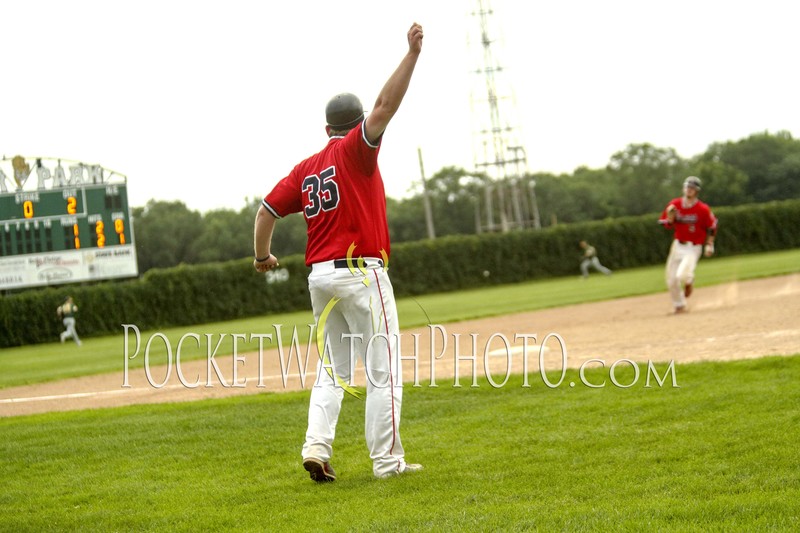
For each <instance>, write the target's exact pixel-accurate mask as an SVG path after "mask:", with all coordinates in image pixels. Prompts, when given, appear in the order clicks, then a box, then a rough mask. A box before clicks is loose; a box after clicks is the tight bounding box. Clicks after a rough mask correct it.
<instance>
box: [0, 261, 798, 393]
mask: <svg viewBox="0 0 800 533" xmlns="http://www.w3.org/2000/svg"><path fill="white" fill-rule="evenodd" d="M794 272H800V250H788V251H782V252H773V253H769V254H758V255H744V256H737V257H730V258H723V259H712V260H702V261H701V262H700V264H699V266H698V271H697V277H698V281H697V286H698V287H703V286H709V285H714V284H718V283H725V282H730V281H736V280H740V281H741V280H747V279H754V278H760V277H769V276H776V275H781V274H789V273H794ZM663 278H664V276H663V267H662V266H653V267H647V268H639V269H631V270H626V271H618V272H615V273H614V275H613V276H610V277H605V276H600V275H599V274H595V275H593V276H591V277H590V278H589V280H588V281H585V282H583V281H581V280H580V279H579V276H578V275H577V273H576V275H575V276H573V277H569V278H557V279H551V280H541V281H531V282H528V283H522V284H515V285H495V286H488V287H486V288H482V289H475V290H469V291H459V292H455V293H443V294H430V295H425V296H419V297H416V298H402V299H400V300H398V312H399V315H400V321H401V327H403V328H410V327H416V326H422V325H425V324H427V323H428V320H429V319H430V321H431V322H432V323H435V324H445V323H450V322H456V321H459V320H467V319H473V318H484V317H490V316H499V315H505V314H509V313H516V312H524V311H534V310H537V309H543V308H549V307H560V306H564V305H570V304H575V303H581V302H592V301H601V300H609V299H613V298H622V297H626V296H637V295H643V294H652V293H657V292H665V291H666V289H665V287H664V279H663ZM309 323H313V316H312V314H311V312H310V310H309V311H302V312H296V313H287V314H280V315H269V316H263V317H256V318H250V319H245V320H237V321H230V322H219V323H214V324H203V325H198V326H191V327H181V328H171V329H166V330H163V331H162V333H164V334H165V335H166V336H167V338H169V339H170V343H171V346H172V347H173V349H174V348H175V347H176V346H177V343H178V340H179V339H180V338H181V336H182V335H184V334H186V333H196V334H198V335H200V336H201V337H202V336H203V335H205V334H211V335H213V338H214V339H215V342H216V341H217V340H219V338H220V335H221V334H223V333H225V334H227V335H228V338H227V340H228V341H229V340H230V335H232V334H250V333H272V334H275V329H274V326H273V325H274V324H282V325H283V328H282V331H283V332H284V335H283V339H284V342H288V341H289V335H290V334H291V332H292V330H293V328H295V327H296V328H297V331H298V334H299V335H300V338H301V339H302V340H303V342H304V341H305V338H307V336H308V324H309ZM78 330H79V331H80V321H79V322H78ZM153 333H154V332H152V331H146V332H142V338H143V339H144V341H143V342H144V343H146V341H147V339H148V338H150V335H152V334H153ZM228 341H226V342H224V343H223V344H222V346H221V347H220V350H219V351H218V352H217V355H219V356H222V355H227V354H230V353H231V351H232V350H231V347H232V342H228ZM128 346H129V350H130V353H131V354H133V352H134V350H135V346H134V340H133V334H132V333H131V336H130V338H129V342H128ZM188 346H191V345H188ZM124 347H125V337H124V336H123V329H122V326H120V332H119V334H118V335H112V336H107V337H99V338H88V339H84V345H83V346H82V347H81V348H77V347H76V346H75V345H74V344H72V343H71V342H68V343H67V344H66V345H64V346H62V345H60V344H59V343H52V344H41V345H35V346H23V347H19V348H6V349H3V350H0V388H5V387H11V386H15V385H25V384H31V383H40V382H45V381H52V380H56V379H63V378H68V377H75V376H82V375H90V374H99V373H103V372H121V371H122V368H123V354H124ZM265 347H266V348H269V347H271V345H269V344H267V345H265ZM257 348H258V345H257V344H256V342H255V341H253V343H251V344H249V345H247V344H240V346H239V351H240V352H243V351H248V350H249V351H255V350H257ZM143 351H144V346H142V347H141V351H140V353H139V356H137V358H136V359H133V360H132V361H130V368H132V369H133V368H140V367H141V366H142V365H143V359H144V357H143V355H142V354H143ZM151 356H152V359H151V364H157V363H158V362H159V357H161V362H166V351H165V348H164V345H163V344H162V343H154V344H153V345H152V350H151ZM203 357H205V352H203V351H201V350H200V349H199V348H197V347H196V345H195V350H194V351H192V350H191V349H187V350H186V351H184V352H183V353H182V360H191V359H193V358H194V359H196V358H203Z"/></svg>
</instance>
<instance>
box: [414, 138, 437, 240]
mask: <svg viewBox="0 0 800 533" xmlns="http://www.w3.org/2000/svg"><path fill="white" fill-rule="evenodd" d="M417 155H418V156H419V174H420V176H421V177H422V205H423V207H424V208H425V226H426V227H427V228H428V238H429V239H435V238H436V232H435V231H434V230H433V212H432V211H431V199H430V197H429V196H428V184H427V182H426V181H425V167H424V166H423V165H422V148H420V147H417Z"/></svg>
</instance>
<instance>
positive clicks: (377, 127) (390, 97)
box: [364, 22, 422, 143]
mask: <svg viewBox="0 0 800 533" xmlns="http://www.w3.org/2000/svg"><path fill="white" fill-rule="evenodd" d="M421 51H422V26H420V25H419V24H417V23H416V22H415V23H414V24H412V25H411V29H409V30H408V52H407V53H406V55H405V57H403V60H402V61H401V62H400V65H398V67H397V69H395V71H394V72H393V73H392V75H391V76H389V79H388V80H387V81H386V84H385V85H384V86H383V89H381V92H380V94H378V98H377V99H376V100H375V105H374V106H373V107H372V111H371V112H370V114H369V115H368V116H367V119H366V121H365V123H364V128H365V130H366V134H367V139H368V140H369V141H370V142H371V143H376V142H377V141H378V139H380V137H381V135H383V132H384V131H385V130H386V126H388V125H389V121H390V120H392V117H393V116H394V114H395V113H397V110H398V109H399V108H400V103H401V102H402V101H403V97H404V96H405V95H406V91H407V90H408V84H409V82H411V75H412V74H413V73H414V67H415V66H416V65H417V58H418V57H419V53H420V52H421Z"/></svg>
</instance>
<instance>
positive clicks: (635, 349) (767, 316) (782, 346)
mask: <svg viewBox="0 0 800 533" xmlns="http://www.w3.org/2000/svg"><path fill="white" fill-rule="evenodd" d="M594 281H601V280H590V282H594ZM401 321H402V317H401ZM501 335H502V337H501ZM524 335H527V336H529V338H530V340H528V358H527V360H528V364H527V367H524V366H523V364H524V363H523V359H524V358H523V352H522V349H523V342H524V341H523V339H522V337H521V336H524ZM534 336H535V338H536V340H535V341H534V340H533V337H534ZM503 338H505V339H507V340H508V344H507V345H506V344H504V342H503ZM515 339H516V340H515ZM559 339H561V340H559ZM473 340H474V343H475V349H474V350H475V351H474V353H475V354H476V357H475V358H474V366H473V360H471V359H468V357H469V356H470V355H471V354H472V353H473ZM415 341H416V342H415ZM561 341H563V343H562V342H561ZM401 342H402V344H401V349H402V354H403V357H409V358H410V357H412V356H414V355H415V354H416V356H417V367H416V368H415V365H414V361H413V360H407V361H405V362H404V364H403V378H404V381H405V382H406V383H409V384H412V383H413V382H414V381H415V380H416V381H417V382H418V383H419V386H423V387H425V386H429V384H430V383H431V381H432V379H437V380H441V379H451V380H453V381H455V371H456V364H455V363H456V359H457V358H458V366H457V369H458V381H459V383H460V384H461V385H462V386H464V387H468V386H469V385H470V384H471V383H472V379H473V376H476V377H477V378H478V379H480V378H483V377H485V376H486V375H487V374H488V375H489V376H490V377H491V378H492V379H493V380H494V382H496V383H500V382H502V381H503V379H504V376H505V374H506V371H507V369H509V368H510V369H511V371H512V372H514V373H520V372H523V370H524V369H525V368H527V373H528V375H529V376H531V383H538V384H539V385H541V378H540V377H539V376H538V370H539V356H540V353H541V354H542V357H543V359H542V360H543V361H544V366H545V368H546V369H559V368H561V365H562V361H563V360H564V358H566V361H567V365H568V366H569V367H572V368H577V367H579V366H580V365H581V364H583V363H584V362H586V361H589V360H591V359H596V360H600V361H602V362H603V363H602V364H603V365H604V366H605V367H606V368H609V367H610V366H611V365H612V364H614V363H615V362H616V361H620V360H622V359H627V360H629V361H635V362H637V363H638V364H640V366H641V364H644V365H646V364H647V361H653V362H668V361H675V362H676V363H681V362H691V361H711V360H714V361H725V360H732V359H742V358H752V357H762V356H766V355H792V354H796V353H800V274H793V275H789V276H781V277H775V278H768V279H760V280H753V281H746V282H736V283H730V284H724V285H717V286H713V287H706V288H699V289H696V290H695V292H694V294H693V295H692V297H691V299H690V312H689V313H686V314H682V315H672V314H670V305H669V302H668V297H667V295H666V294H665V293H660V294H654V295H649V296H642V297H634V298H623V299H618V300H612V301H607V302H597V303H586V304H579V305H572V306H568V307H562V308H557V309H547V310H542V311H535V312H528V313H518V314H513V315H507V316H503V317H495V318H487V319H481V320H470V321H465V322H458V323H452V324H442V325H437V326H435V327H424V328H417V329H414V330H404V331H403V334H402V341H401ZM537 342H538V344H536V343H537ZM431 343H433V344H431ZM542 344H543V345H544V346H543V348H542V346H541V345H542ZM302 349H303V357H305V345H303V348H302ZM315 353H316V352H315V351H314V352H312V355H313V354H315ZM260 355H261V356H260V357H259V354H258V353H257V352H252V353H240V354H238V361H236V365H235V366H234V360H233V359H232V357H216V358H215V360H214V362H215V363H216V366H217V367H218V368H219V373H217V371H216V369H214V368H213V367H210V365H209V361H208V360H207V359H202V360H195V361H189V362H185V363H182V364H181V368H180V370H181V373H182V377H183V382H182V381H181V376H179V375H178V371H177V370H178V369H177V367H176V365H175V364H174V363H173V365H172V366H170V367H169V368H167V366H166V365H164V366H160V367H151V368H150V369H149V371H150V376H149V378H148V376H147V375H146V373H145V369H144V368H141V367H139V368H136V369H134V368H131V369H130V370H129V372H128V384H129V385H130V386H129V387H123V386H122V385H123V381H124V372H123V368H122V364H120V370H119V371H118V372H114V373H110V374H103V375H97V376H87V377H81V378H74V379H66V380H62V381H57V382H51V383H43V384H38V385H29V386H24V387H12V388H7V389H2V390H0V416H18V415H26V414H34V413H44V412H50V411H69V410H78V409H93V408H102V407H117V406H122V405H133V404H146V403H163V402H183V401H192V400H200V399H205V398H220V397H227V396H232V395H239V394H258V393H275V392H282V391H287V390H300V389H303V388H305V389H310V387H311V386H312V385H313V382H314V379H315V377H316V374H315V372H314V364H313V361H312V364H310V365H309V369H308V370H307V371H306V372H305V379H304V380H301V378H300V371H299V366H298V363H297V358H296V355H295V356H294V357H293V358H292V360H291V362H290V364H289V366H288V370H287V369H285V368H284V369H282V368H281V355H280V354H279V353H278V352H277V351H276V350H274V349H270V350H264V352H263V354H260ZM287 357H288V354H287V353H286V351H285V352H284V354H283V360H284V361H285V360H286V358H287ZM120 359H122V358H121V357H120ZM259 360H261V364H259ZM623 364H626V365H630V363H627V362H623ZM591 365H592V366H593V367H597V366H600V365H601V363H600V362H598V361H593V362H592V363H591ZM487 367H488V371H487ZM234 368H236V376H235V377H236V383H237V385H239V386H232V385H233V382H234ZM643 369H644V367H643ZM284 374H285V376H284ZM168 375H169V378H168V379H165V378H166V377H167V376H168ZM356 375H357V378H356V384H357V385H358V384H361V385H363V383H364V370H363V367H359V369H358V370H357V372H356ZM536 380H538V381H536ZM223 381H224V383H223ZM162 382H163V386H161V384H162ZM451 382H452V381H451ZM187 383H188V384H189V385H195V384H197V386H194V387H189V386H187V385H186V384H187ZM153 384H157V385H159V387H156V386H154V385H153ZM534 386H535V385H534ZM542 386H543V385H542Z"/></svg>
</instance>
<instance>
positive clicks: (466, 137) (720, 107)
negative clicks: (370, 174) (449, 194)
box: [0, 0, 800, 211]
mask: <svg viewBox="0 0 800 533" xmlns="http://www.w3.org/2000/svg"><path fill="white" fill-rule="evenodd" d="M486 3H490V5H491V7H492V8H493V15H492V16H491V21H492V22H493V26H492V29H493V32H494V34H493V37H495V38H497V42H496V43H495V44H494V45H493V46H492V50H493V52H494V53H495V56H496V57H497V60H498V62H499V63H500V65H501V66H503V67H504V68H505V70H504V72H503V73H502V74H501V75H499V77H498V82H499V84H500V88H501V90H506V89H505V88H506V87H508V89H507V91H508V94H509V95H513V98H509V99H508V100H506V101H505V102H506V103H507V104H509V105H510V104H514V105H513V106H511V108H512V109H514V110H515V111H514V113H513V116H506V117H505V120H506V121H507V122H509V124H511V125H513V126H516V128H517V129H516V130H515V131H516V133H517V135H518V136H519V142H520V143H521V144H522V145H523V146H524V148H525V150H526V153H527V157H528V170H530V171H547V172H554V173H561V172H567V173H570V172H572V171H573V170H574V169H575V168H577V167H578V166H581V165H585V166H589V167H591V168H601V167H603V166H605V165H606V163H607V162H608V160H609V158H610V156H611V155H612V154H613V153H614V152H617V151H619V150H622V149H624V148H625V147H626V146H627V145H628V144H630V143H640V142H650V143H652V144H655V145H657V146H660V147H672V148H675V149H676V150H677V151H678V153H679V154H680V155H681V156H683V157H691V156H693V155H696V154H699V153H701V152H703V151H704V150H705V149H706V148H707V147H708V145H709V144H711V143H713V142H717V141H727V140H738V139H741V138H743V137H746V136H748V135H750V134H752V133H756V132H763V131H765V130H768V131H770V132H777V131H779V130H788V131H790V132H791V133H792V135H793V136H795V137H798V136H800V106H798V95H800V71H799V70H798V68H797V64H798V52H800V32H798V31H797V24H798V20H800V7H798V6H800V3H798V2H796V1H794V0H785V1H779V0H759V1H739V0H730V1H712V0H669V1H666V0H651V1H646V0H605V1H603V2H599V1H595V0H558V1H556V0H550V1H547V2H544V1H539V0H533V1H528V2H521V1H511V0H491V1H490V2H486V1H484V4H486ZM477 5H478V1H477V0H472V1H469V0H463V1H457V0H404V1H402V2H375V1H367V0H352V1H348V0H341V1H338V2H330V1H318V0H310V1H306V2H303V1H296V2H268V1H259V2H256V1H239V0H225V1H215V2H208V1H191V2H189V1H185V2H184V1H171V0H158V1H152V0H137V1H135V2H134V1H129V2H123V1H120V2H115V1H90V0H67V1H63V0H60V1H55V0H53V1H41V0H11V1H8V2H3V6H2V19H3V23H2V28H0V38H2V52H0V57H2V64H3V69H4V76H3V78H2V79H3V83H2V85H0V87H2V88H0V95H1V96H2V97H1V98H0V106H1V108H2V114H0V123H1V124H2V127H0V156H2V155H4V156H6V157H9V158H10V157H12V156H14V155H17V154H19V155H23V156H26V157H36V156H41V157H54V158H64V159H71V160H78V161H82V162H85V163H94V164H99V165H101V166H103V167H105V168H108V169H111V170H114V171H116V172H119V173H121V174H124V175H126V176H127V177H128V196H129V202H130V204H131V205H133V206H141V205H144V204H145V203H146V202H147V201H148V200H149V199H151V198H155V199H160V200H176V199H177V200H182V201H183V202H185V203H186V205H188V206H189V207H190V208H191V209H197V210H200V211H207V210H210V209H215V208H233V209H239V208H241V207H242V206H243V205H244V202H245V198H247V197H252V196H259V197H260V196H263V195H264V194H265V193H267V192H268V191H269V190H270V189H271V188H272V186H273V185H274V184H275V183H276V182H277V181H278V180H279V179H280V178H282V177H283V176H285V175H286V174H287V173H288V172H289V170H290V169H291V168H292V167H293V166H294V165H295V164H296V163H297V162H299V161H300V160H301V159H302V158H304V157H306V156H308V155H310V154H312V153H313V152H316V151H318V150H319V149H320V148H321V147H322V146H323V145H324V144H325V142H326V137H325V133H324V107H325V103H326V102H327V100H328V99H329V97H330V96H332V95H334V94H336V93H338V92H343V91H349V92H353V93H356V94H357V95H359V96H360V97H361V99H362V101H363V103H364V106H365V108H366V109H367V110H369V109H370V108H371V107H372V104H373V102H374V100H375V98H376V96H377V94H378V92H379V91H380V89H381V87H382V85H383V83H384V81H385V80H386V78H387V77H388V76H389V74H391V72H392V71H393V70H394V68H395V67H396V66H397V64H398V63H399V62H400V60H401V58H402V56H403V55H404V54H405V51H406V49H407V42H406V31H407V30H408V28H409V26H410V25H411V23H412V22H414V21H417V22H419V23H421V24H422V25H423V28H424V31H425V39H424V44H423V51H422V55H421V56H420V59H419V63H418V65H417V69H416V72H415V75H414V79H413V80H412V83H411V88H410V89H409V92H408V94H407V96H406V99H405V101H404V103H403V105H402V107H401V109H400V111H399V113H398V114H397V115H396V117H395V118H394V120H393V122H392V123H391V124H390V125H389V128H388V129H387V132H386V135H385V138H384V145H383V147H382V149H381V150H382V151H381V158H380V164H381V169H382V172H383V176H384V180H385V181H386V188H387V193H388V194H389V195H390V196H393V197H396V198H401V197H403V196H404V195H407V194H408V192H409V190H410V189H411V188H412V186H414V185H415V183H416V184H418V182H419V180H420V167H419V160H418V154H417V150H418V149H421V151H422V156H423V161H424V167H425V173H426V175H428V176H430V175H432V174H433V173H435V172H436V171H438V170H439V169H441V168H442V167H445V166H450V165H454V166H460V167H464V168H467V169H471V168H472V166H473V163H474V160H475V159H474V157H473V146H472V145H473V142H472V141H473V135H472V130H473V129H474V127H475V124H476V121H475V120H473V119H475V118H476V117H475V115H478V117H477V118H482V117H484V116H485V115H486V113H483V112H479V108H480V101H479V100H476V93H474V92H473V90H474V89H473V88H474V86H475V82H476V81H478V82H480V81H481V78H478V77H476V75H475V74H474V73H471V71H474V70H477V69H478V68H480V63H479V59H480V55H476V53H475V52H476V51H479V50H480V48H475V47H474V41H475V36H476V35H477V31H478V27H479V22H478V17H476V16H475V15H473V14H472V13H473V12H474V11H475V10H476V6H477ZM470 39H472V41H473V46H470V45H468V41H469V40H470ZM511 91H513V93H512V92H511ZM478 96H480V95H478ZM507 108H508V107H507ZM507 115H511V113H510V112H508V113H507ZM7 163H8V162H4V163H3V165H4V167H3V168H6V166H7ZM6 173H7V174H9V172H8V170H6Z"/></svg>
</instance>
